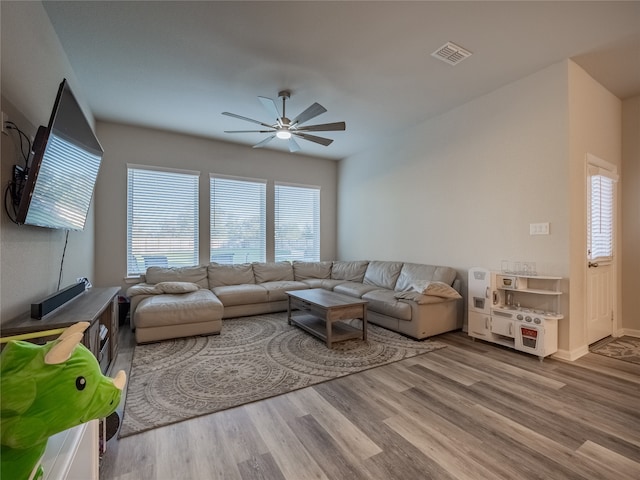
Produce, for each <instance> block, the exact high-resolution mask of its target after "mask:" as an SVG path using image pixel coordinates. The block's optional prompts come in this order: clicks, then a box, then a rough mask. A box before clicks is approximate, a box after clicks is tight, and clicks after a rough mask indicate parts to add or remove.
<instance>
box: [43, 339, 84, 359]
mask: <svg viewBox="0 0 640 480" xmlns="http://www.w3.org/2000/svg"><path fill="white" fill-rule="evenodd" d="M65 333H66V332H65ZM81 340H82V333H80V332H76V333H72V334H71V335H68V336H67V337H66V338H63V339H62V340H56V344H55V345H54V346H53V348H52V349H51V350H49V353H47V355H46V356H45V357H44V363H46V364H47V365H58V364H60V363H64V362H66V361H67V360H69V358H70V357H71V353H72V352H73V349H74V348H76V345H78V344H79V343H80V341H81Z"/></svg>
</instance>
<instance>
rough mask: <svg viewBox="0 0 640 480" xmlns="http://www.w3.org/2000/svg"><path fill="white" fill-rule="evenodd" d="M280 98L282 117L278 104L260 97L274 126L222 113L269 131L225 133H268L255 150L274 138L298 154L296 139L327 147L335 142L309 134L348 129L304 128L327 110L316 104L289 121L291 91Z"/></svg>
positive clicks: (339, 126)
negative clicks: (308, 122)
mask: <svg viewBox="0 0 640 480" xmlns="http://www.w3.org/2000/svg"><path fill="white" fill-rule="evenodd" d="M278 97H279V98H282V116H280V112H279V111H278V107H277V106H276V102H275V101H274V100H273V99H271V98H267V97H258V99H259V100H260V102H261V103H262V105H263V106H264V108H266V110H267V111H268V112H269V114H270V115H271V116H272V117H273V118H274V119H275V123H272V124H268V123H264V122H260V121H259V120H254V119H252V118H248V117H243V116H242V115H236V114H235V113H229V112H222V114H223V115H227V116H229V117H234V118H239V119H240V120H246V121H247V122H251V123H257V124H258V125H262V126H263V127H266V128H268V129H269V130H225V132H224V133H268V134H269V136H268V137H267V138H265V139H264V140H262V141H261V142H259V143H257V144H255V145H254V146H253V148H261V147H264V146H265V145H266V144H267V143H269V142H270V141H271V140H273V139H274V138H279V139H282V140H287V141H288V142H289V151H290V152H297V151H298V150H300V145H298V142H296V140H295V137H298V138H302V139H303V140H308V141H309V142H314V143H318V144H320V145H324V146H325V147H326V146H328V145H330V144H331V143H332V142H333V140H332V139H330V138H324V137H318V136H316V135H310V134H308V133H307V132H331V131H339V130H345V129H346V124H345V123H344V122H334V123H323V124H319V125H307V126H303V125H302V124H303V123H305V122H307V121H309V120H311V119H312V118H315V117H317V116H318V115H320V114H322V113H324V112H326V111H327V109H326V108H324V107H323V106H322V105H320V104H319V103H314V104H313V105H311V106H310V107H309V108H307V109H306V110H305V111H304V112H302V113H301V114H300V115H298V116H297V117H295V118H294V119H293V120H289V119H288V118H287V114H286V109H285V102H286V101H287V99H288V98H290V97H291V92H290V91H289V90H282V91H281V92H278Z"/></svg>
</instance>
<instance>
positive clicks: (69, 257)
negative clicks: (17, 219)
mask: <svg viewBox="0 0 640 480" xmlns="http://www.w3.org/2000/svg"><path fill="white" fill-rule="evenodd" d="M0 9H1V11H0V14H1V17H2V18H1V21H2V28H1V35H2V37H1V42H0V44H1V45H2V56H1V58H2V65H1V69H0V70H1V73H2V81H1V86H2V111H4V112H5V113H7V114H8V115H9V120H10V121H13V122H15V123H16V124H17V125H18V126H19V127H20V129H21V130H23V131H24V132H25V133H26V134H27V135H33V134H35V131H36V127H37V126H38V125H46V124H47V122H48V121H49V115H50V113H51V108H52V107H53V103H54V101H55V98H56V92H57V91H58V85H59V84H60V82H61V81H62V79H63V78H67V79H68V80H69V83H70V85H71V88H72V89H73V90H74V93H75V94H76V96H77V97H78V101H79V103H80V104H81V105H82V106H83V109H84V110H85V112H86V111H87V108H86V104H85V102H84V101H83V96H82V92H81V90H80V89H79V88H78V86H77V82H76V80H75V75H74V73H73V71H72V69H71V66H70V64H69V60H68V59H67V57H66V54H65V53H64V50H63V49H62V46H61V45H60V42H59V40H58V37H57V36H56V35H55V33H54V31H53V27H52V26H51V23H50V22H49V18H48V17H47V15H46V13H45V11H44V8H43V7H42V4H41V3H40V2H0ZM89 120H90V122H93V118H92V117H90V118H89ZM16 140H17V136H16V135H15V132H13V133H11V134H10V135H6V136H5V135H2V136H0V142H1V143H2V145H1V146H2V162H1V168H0V183H1V184H2V186H3V192H4V187H5V185H6V184H7V182H8V181H9V178H11V172H12V166H13V165H14V164H16V163H18V164H21V163H22V160H21V157H20V155H19V143H18V142H16ZM0 215H1V217H2V220H1V221H0V262H1V268H0V323H5V322H7V321H8V320H11V319H13V318H15V317H17V316H18V315H21V314H23V313H25V312H28V311H29V309H30V305H31V303H33V302H36V301H39V300H41V299H42V298H43V297H46V296H48V295H50V294H51V293H53V292H55V291H56V289H57V285H58V276H59V273H60V264H61V261H62V253H63V250H64V244H65V235H64V232H63V231H61V230H50V229H45V228H39V227H30V226H17V225H14V224H13V223H11V222H10V220H9V218H8V217H7V215H6V213H4V211H3V212H2V213H1V214H0ZM93 246H94V239H93V213H90V215H89V219H88V221H87V225H86V227H85V230H84V232H70V233H69V244H68V246H67V250H66V255H65V258H64V268H63V270H62V280H61V282H60V285H61V287H64V286H67V285H69V284H72V283H75V281H76V278H78V277H88V278H93V276H94V271H93V257H94V250H93Z"/></svg>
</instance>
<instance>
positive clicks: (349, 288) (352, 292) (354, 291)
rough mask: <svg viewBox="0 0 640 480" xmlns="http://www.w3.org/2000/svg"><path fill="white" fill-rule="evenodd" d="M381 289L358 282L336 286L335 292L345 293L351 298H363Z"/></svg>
mask: <svg viewBox="0 0 640 480" xmlns="http://www.w3.org/2000/svg"><path fill="white" fill-rule="evenodd" d="M379 289H380V287H376V286H375V285H364V284H362V283H358V282H344V283H341V284H340V285H336V286H335V288H334V289H333V291H334V292H336V293H344V294H345V295H349V296H351V297H356V298H361V297H362V296H363V295H364V294H365V293H367V292H370V291H372V290H379Z"/></svg>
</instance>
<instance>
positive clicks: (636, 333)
mask: <svg viewBox="0 0 640 480" xmlns="http://www.w3.org/2000/svg"><path fill="white" fill-rule="evenodd" d="M624 335H627V336H628V337H637V338H640V330H636V329H635V328H622V329H620V330H618V335H616V337H622V336H624Z"/></svg>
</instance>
